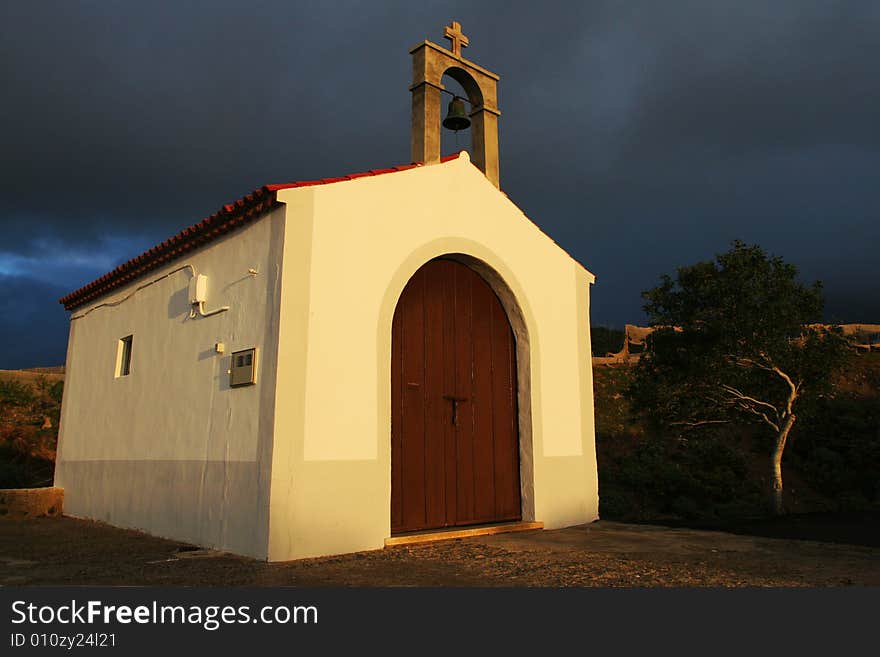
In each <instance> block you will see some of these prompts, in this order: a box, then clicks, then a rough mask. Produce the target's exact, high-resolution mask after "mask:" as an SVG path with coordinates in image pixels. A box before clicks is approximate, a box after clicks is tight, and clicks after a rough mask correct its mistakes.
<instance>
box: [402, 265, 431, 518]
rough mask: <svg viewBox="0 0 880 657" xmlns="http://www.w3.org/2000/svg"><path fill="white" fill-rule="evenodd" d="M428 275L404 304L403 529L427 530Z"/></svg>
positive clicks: (414, 283)
mask: <svg viewBox="0 0 880 657" xmlns="http://www.w3.org/2000/svg"><path fill="white" fill-rule="evenodd" d="M424 295H425V275H424V272H422V271H421V270H420V271H418V272H416V273H415V275H414V276H413V278H412V280H411V281H410V283H409V284H408V285H407V289H405V290H404V294H403V297H402V303H403V308H402V312H403V357H402V361H403V363H402V369H403V389H404V397H403V450H402V454H401V456H402V458H401V462H402V464H403V468H402V473H401V475H402V478H403V490H402V494H403V498H402V507H403V527H404V528H405V529H407V530H414V529H420V528H422V527H426V526H427V524H426V510H425V502H426V495H425V493H426V491H425V407H424V406H425V405H424V385H425V380H424V375H425V326H424Z"/></svg>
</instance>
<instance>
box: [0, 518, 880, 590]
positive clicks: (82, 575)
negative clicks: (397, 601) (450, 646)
mask: <svg viewBox="0 0 880 657" xmlns="http://www.w3.org/2000/svg"><path fill="white" fill-rule="evenodd" d="M765 533H766V532H765ZM50 584H56V585H126V586H132V585H136V586H139V585H152V586H215V585H216V586H245V585H247V586H380V587H384V586H553V587H557V586H675V587H680V586H712V587H718V586H722V587H743V586H786V587H788V586H853V585H855V586H880V547H878V546H877V545H875V544H874V545H872V541H867V544H866V545H854V544H850V543H829V542H820V541H813V540H795V539H791V538H769V537H759V536H753V535H742V534H731V533H725V532H719V531H704V530H695V529H688V528H681V527H678V528H673V527H660V526H653V525H635V524H625V523H618V522H609V521H604V520H602V521H599V522H596V523H593V524H591V525H583V526H580V527H573V528H569V529H563V530H555V531H532V532H522V533H513V534H499V535H495V536H483V537H473V538H467V539H453V540H449V541H438V542H435V543H428V544H421V545H411V546H398V547H392V548H385V549H384V550H376V551H372V552H359V553H355V554H348V555H342V556H335V557H323V558H318V559H304V560H300V561H292V562H286V563H273V564H267V563H264V562H261V561H256V560H253V559H247V558H244V557H238V556H234V555H229V554H224V553H221V552H216V551H210V550H199V549H195V548H194V547H193V546H188V545H186V544H183V543H179V542H175V541H169V540H164V539H160V538H155V537H152V536H147V535H145V534H141V533H138V532H135V531H128V530H122V529H117V528H114V527H110V526H108V525H104V524H101V523H96V522H89V521H84V520H75V519H72V518H60V519H32V520H4V521H0V585H4V586H17V585H50Z"/></svg>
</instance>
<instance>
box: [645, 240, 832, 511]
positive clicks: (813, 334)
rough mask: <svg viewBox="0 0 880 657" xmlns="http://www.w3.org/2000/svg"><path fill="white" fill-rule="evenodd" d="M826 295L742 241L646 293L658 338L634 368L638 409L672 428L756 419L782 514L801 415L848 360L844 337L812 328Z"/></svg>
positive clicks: (775, 502)
mask: <svg viewBox="0 0 880 657" xmlns="http://www.w3.org/2000/svg"><path fill="white" fill-rule="evenodd" d="M821 291H822V286H821V283H819V282H816V283H814V284H812V285H811V286H805V285H803V284H801V283H799V282H798V281H797V269H796V268H795V267H794V266H793V265H790V264H786V263H785V262H783V261H782V259H781V258H779V257H773V256H768V255H767V254H766V253H765V252H764V251H763V250H762V249H761V248H760V247H758V246H749V245H746V244H744V243H742V242H739V241H737V242H734V243H733V245H732V248H731V249H730V250H729V251H728V252H727V253H724V254H721V255H718V256H717V257H716V259H715V260H714V261H708V262H699V263H697V264H695V265H692V266H689V267H680V268H679V269H678V271H677V274H676V277H675V278H674V279H673V278H672V277H671V276H669V275H664V276H662V277H661V281H660V285H658V286H657V287H655V288H653V289H651V290H648V291H647V292H644V293H643V294H642V296H643V298H644V299H645V301H646V304H645V306H644V309H645V312H646V313H647V314H648V317H649V320H650V323H651V325H652V326H654V327H656V329H657V330H655V331H654V333H653V334H652V335H651V340H650V348H649V353H648V354H647V356H646V357H643V358H642V360H641V361H640V363H639V365H638V368H637V372H636V377H635V382H634V385H633V387H632V389H631V392H632V394H633V395H634V397H635V401H636V402H637V403H638V404H639V405H640V406H642V407H643V408H645V409H646V410H647V411H648V412H650V413H651V414H652V415H653V416H654V417H655V418H657V419H660V420H662V421H663V422H664V423H666V424H667V425H669V426H677V427H682V428H685V429H696V428H699V427H706V426H708V425H713V424H723V423H731V422H743V421H752V422H757V423H760V424H762V425H763V426H765V427H766V428H768V429H769V430H770V431H771V432H772V434H771V435H772V436H773V440H772V448H770V449H769V451H770V454H769V475H770V478H769V481H770V489H771V490H770V505H771V510H772V511H773V512H774V513H777V514H779V513H782V510H783V509H782V467H781V466H782V455H783V453H784V450H785V444H786V441H787V440H788V437H789V434H790V433H791V429H792V427H793V426H794V423H795V421H796V420H797V411H798V409H799V408H800V407H801V406H802V405H803V404H804V403H808V402H809V400H811V399H816V398H817V397H820V396H822V395H824V394H826V393H827V391H828V389H829V386H830V378H831V375H832V374H833V372H834V371H835V370H836V369H837V367H839V365H840V364H841V363H842V362H843V360H844V358H845V356H846V353H847V343H846V341H845V340H844V339H843V337H842V335H841V333H840V331H839V330H835V329H833V328H831V329H828V328H824V327H822V326H817V325H811V323H813V322H817V321H819V319H820V317H821V315H822V305H823V302H822V294H821Z"/></svg>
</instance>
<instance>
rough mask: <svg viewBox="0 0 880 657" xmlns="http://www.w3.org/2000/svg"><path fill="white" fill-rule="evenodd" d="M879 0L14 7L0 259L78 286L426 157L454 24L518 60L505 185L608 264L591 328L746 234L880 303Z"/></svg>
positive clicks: (497, 54) (503, 67) (832, 304)
mask: <svg viewBox="0 0 880 657" xmlns="http://www.w3.org/2000/svg"><path fill="white" fill-rule="evenodd" d="M878 7H880V5H877V3H874V2H869V1H864V2H842V1H841V2H831V1H827V2H809V1H805V0H798V1H777V2H773V3H765V2H758V1H748V2H745V1H740V2H732V1H730V2H711V3H710V2H702V1H701V2H696V1H694V2H665V3H658V2H647V1H645V2H626V3H621V2H611V1H606V2H588V3H568V2H565V3H547V2H544V3H540V4H537V3H515V2H514V3H510V2H504V3H483V2H480V3H475V2H459V3H403V2H401V3H376V2H311V3H303V2H281V1H267V2H248V3H233V2H189V3H180V2H174V3H171V2H168V3H141V4H137V3H108V2H58V3H44V2H43V3H6V4H5V5H4V6H3V8H2V9H0V80H2V84H3V86H2V88H3V90H4V102H3V103H0V125H2V133H0V138H2V144H0V146H2V151H3V157H2V158H0V180H2V183H0V207H2V208H3V209H2V212H0V231H2V232H0V273H5V274H6V275H7V276H8V278H6V279H5V282H6V284H7V287H10V288H11V289H13V290H14V289H20V294H21V295H24V294H25V287H26V286H27V285H32V284H33V281H34V279H33V276H34V275H37V276H38V278H39V280H42V281H44V282H51V281H53V280H54V281H57V282H58V284H59V285H61V286H63V287H64V288H73V287H77V286H79V285H81V284H83V283H85V282H87V281H88V280H89V279H90V278H91V277H93V276H95V275H98V274H100V273H101V271H100V269H101V267H98V266H97V265H98V264H100V265H101V266H103V265H104V264H107V263H108V262H109V263H110V264H111V265H112V264H115V263H116V262H118V261H121V260H124V259H126V258H128V257H130V256H132V255H135V254H136V253H137V252H138V251H139V250H142V248H146V247H147V246H149V245H150V244H151V243H155V242H157V241H159V240H161V239H164V238H165V237H167V236H168V235H169V234H171V233H173V232H175V231H176V230H178V229H180V228H181V227H183V226H185V225H189V224H191V223H193V222H195V221H197V220H199V219H200V218H202V217H204V216H206V215H208V214H210V213H211V212H213V211H215V210H216V209H217V208H218V207H219V206H220V205H221V204H222V203H225V202H228V201H229V200H232V199H233V198H236V197H238V196H240V195H242V194H244V193H247V192H248V191H250V190H251V189H253V188H255V187H256V186H258V185H261V184H264V183H266V182H278V181H287V180H295V179H309V178H319V177H325V176H333V175H339V174H341V173H346V172H350V171H358V170H364V169H370V168H376V167H383V166H388V165H392V164H399V163H403V162H406V161H407V160H408V157H409V146H408V143H409V94H408V91H407V88H408V85H409V83H410V76H411V72H410V61H409V56H408V54H407V51H408V49H409V47H410V46H412V45H414V44H415V43H417V42H419V41H421V40H422V39H424V38H429V39H431V40H433V41H435V42H442V43H445V41H443V39H442V38H441V34H442V27H443V25H445V24H447V23H448V22H449V21H450V20H452V19H453V18H454V19H456V20H459V21H461V23H462V25H463V27H464V30H465V33H467V34H468V35H469V37H470V39H471V47H470V48H468V49H467V50H466V51H465V55H466V56H468V57H469V58H471V59H473V60H475V61H477V62H479V63H481V64H483V65H485V66H486V67H488V68H490V69H492V70H495V71H497V72H498V73H499V74H500V75H501V76H502V80H501V87H500V105H501V109H502V111H503V116H502V120H501V157H502V160H501V164H502V168H501V179H502V187H503V189H504V190H505V191H506V192H507V193H508V194H509V195H510V197H511V198H512V199H513V200H514V202H516V203H517V204H518V205H520V206H521V207H522V208H523V209H524V210H525V212H526V213H527V214H528V215H529V216H530V217H531V218H532V219H534V220H535V221H536V222H537V223H539V225H541V227H542V228H544V229H545V230H546V231H547V232H548V233H549V234H550V235H551V236H553V238H554V239H556V240H557V241H558V242H559V243H560V244H561V245H562V246H563V247H564V248H566V249H567V250H568V251H569V252H570V253H572V254H573V255H574V256H575V257H577V258H578V259H579V260H581V261H582V262H584V263H585V264H586V266H587V267H588V268H589V269H591V270H592V271H594V272H595V273H596V274H597V275H598V276H599V282H598V284H597V285H596V287H595V288H594V299H593V306H592V308H593V320H594V322H596V323H603V322H604V323H614V324H622V323H623V322H625V321H641V320H642V317H641V313H640V303H641V302H640V299H639V292H640V291H641V290H643V289H645V288H647V287H650V286H651V285H653V284H654V283H655V281H656V280H657V277H658V275H659V274H660V273H663V272H667V271H671V270H672V269H673V268H674V267H675V266H677V265H683V264H689V263H691V262H695V261H697V260H701V259H707V258H711V257H712V256H713V255H714V254H715V253H717V252H720V251H722V250H725V249H726V248H727V246H728V244H729V242H730V241H731V240H732V239H736V238H739V239H743V240H746V241H749V242H757V243H759V244H761V245H763V246H764V247H765V248H767V249H768V250H769V251H772V252H774V253H777V254H779V255H782V256H783V257H785V258H786V259H787V260H789V261H791V262H794V263H795V264H798V265H799V266H800V267H801V269H802V271H803V274H804V277H805V278H806V279H815V278H821V279H824V280H826V281H827V283H828V284H827V286H826V291H827V296H828V299H829V310H830V309H832V308H834V309H836V310H837V311H839V315H838V319H844V320H854V319H858V320H862V321H880V316H878V315H880V308H878V303H880V302H878V301H877V300H876V297H875V298H874V300H871V299H870V298H869V296H868V295H870V294H875V295H876V287H874V288H871V287H870V286H869V285H868V283H867V281H869V280H873V278H872V277H871V276H872V274H873V272H872V268H873V266H874V260H875V255H874V253H873V250H874V249H873V245H874V244H877V243H878V242H880V227H878V226H880V224H878V221H877V217H878V214H880V213H878V210H880V192H878V191H877V189H878V187H880V185H877V178H878V172H880V131H878V121H877V117H878V116H880V93H878V90H877V89H878V80H880V52H878V50H880V46H878V44H880V9H878ZM452 145H454V142H452V141H449V139H448V138H447V141H446V142H445V144H444V148H445V149H446V150H449V148H451V146H452ZM90 251H91V252H92V253H95V254H97V256H96V259H95V266H94V267H91V268H90V267H79V265H76V263H74V266H72V265H71V261H70V258H69V257H68V258H67V259H66V260H65V258H64V257H62V255H63V254H64V253H67V254H70V253H73V254H74V255H75V254H77V253H81V252H86V253H88V252H90ZM40 258H42V259H43V261H44V267H36V269H34V267H33V264H34V262H35V259H40ZM23 263H24V264H23ZM27 263H30V264H29V265H28V266H30V267H31V269H28V268H27V267H26V266H25V264H27ZM78 267H79V268H78ZM35 271H36V272H37V273H36V274H35ZM16 281H20V283H17V282H16ZM66 291H69V290H66ZM6 294H7V295H9V294H13V296H14V293H13V292H9V291H8V290H7V292H6ZM46 312H49V311H48V310H47V311H46ZM52 312H54V308H53V309H52ZM47 321H49V320H47ZM52 321H57V320H52ZM4 365H5V363H4V361H3V355H2V354H0V367H3V366H4Z"/></svg>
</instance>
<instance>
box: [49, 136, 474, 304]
mask: <svg viewBox="0 0 880 657" xmlns="http://www.w3.org/2000/svg"><path fill="white" fill-rule="evenodd" d="M462 154H464V156H465V157H467V153H466V151H460V152H458V153H454V154H452V155H447V156H446V157H443V158H440V162H441V163H442V162H449V161H451V160H456V159H458V158H460V157H462ZM421 166H425V164H424V163H423V162H414V163H412V164H405V165H402V166H396V167H391V168H388V169H371V170H369V171H364V172H361V173H350V174H348V175H345V176H340V177H338V178H320V179H318V180H302V181H297V182H292V183H280V184H271V185H263V186H262V187H260V188H258V189H255V190H254V191H253V192H251V193H250V194H247V195H246V196H243V197H242V198H240V199H238V200H236V201H233V202H232V203H228V204H226V205H224V206H223V207H221V208H220V209H219V210H218V211H217V212H215V213H214V214H212V215H210V216H209V217H206V218H204V219H202V221H200V222H199V223H197V224H193V225H192V226H190V227H188V228H184V229H183V230H182V231H180V232H179V233H177V234H176V235H174V236H172V237H169V238H168V239H167V240H165V241H164V242H162V243H161V244H157V245H156V246H154V247H153V248H151V249H148V250H147V251H144V252H143V253H141V254H140V255H139V256H136V257H134V258H132V259H130V260H128V261H126V262H124V263H123V264H121V265H119V266H118V267H116V269H114V270H112V271H110V272H107V273H106V274H104V275H103V276H101V277H100V278H97V279H95V280H93V281H92V282H91V283H88V284H86V285H84V286H82V287H81V288H79V289H77V290H74V291H73V292H71V293H70V294H68V295H66V296H63V297H61V298H60V299H59V300H58V303H60V304H62V305H63V306H64V309H65V310H75V309H76V308H79V307H80V306H83V305H85V304H87V303H89V302H91V301H94V300H96V299H98V298H99V297H102V296H104V295H105V294H108V293H109V292H111V291H112V290H114V289H116V288H118V287H121V286H123V285H126V284H127V283H130V282H132V281H134V280H136V279H138V278H140V277H141V276H143V275H144V274H146V273H148V272H150V271H152V270H154V269H157V268H158V267H161V266H162V265H165V264H167V263H170V262H173V261H175V260H177V259H178V258H181V257H183V256H184V255H186V254H187V253H189V252H191V251H193V250H194V249H196V248H198V247H200V246H203V245H204V244H207V243H208V242H211V241H213V240H215V239H218V238H219V237H221V236H222V235H225V234H226V233H228V232H230V231H233V230H236V229H238V228H241V227H242V226H244V225H246V224H248V223H250V222H252V221H254V220H255V219H257V218H259V217H261V216H263V215H265V214H267V213H268V212H270V211H272V210H274V209H275V208H276V207H279V206H280V205H281V202H279V201H278V195H277V192H279V191H281V190H285V189H294V188H297V187H314V186H316V185H329V184H332V183H337V182H344V181H348V180H356V179H358V178H364V177H368V176H379V175H383V174H386V173H396V172H398V171H408V170H409V169H415V168H417V167H421Z"/></svg>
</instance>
